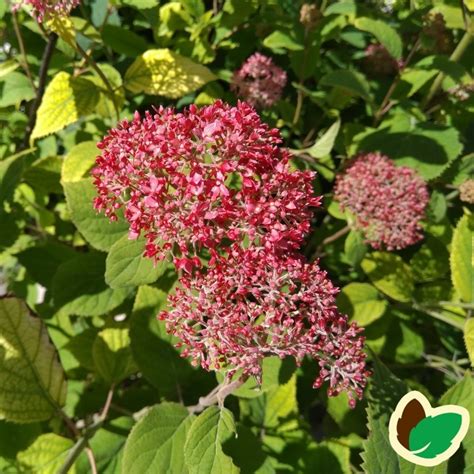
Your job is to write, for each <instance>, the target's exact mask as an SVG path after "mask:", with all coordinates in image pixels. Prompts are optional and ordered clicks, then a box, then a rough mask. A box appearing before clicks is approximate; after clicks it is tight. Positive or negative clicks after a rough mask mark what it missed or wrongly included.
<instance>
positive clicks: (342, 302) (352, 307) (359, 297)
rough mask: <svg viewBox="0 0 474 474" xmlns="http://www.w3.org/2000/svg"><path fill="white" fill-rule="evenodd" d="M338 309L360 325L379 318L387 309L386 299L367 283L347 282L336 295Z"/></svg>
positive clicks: (365, 324)
mask: <svg viewBox="0 0 474 474" xmlns="http://www.w3.org/2000/svg"><path fill="white" fill-rule="evenodd" d="M337 305H338V307H339V309H340V310H341V311H342V312H344V313H346V314H347V315H348V316H349V317H350V318H351V320H353V321H355V322H357V324H359V325H360V326H368V325H369V324H371V323H373V322H374V321H377V319H379V318H381V317H382V316H383V314H384V313H385V310H386V309H387V301H386V300H384V299H381V298H380V295H379V292H378V291H377V290H376V289H375V288H374V287H373V286H372V285H369V284H368V283H349V284H348V285H346V286H345V287H344V288H343V289H342V290H341V292H340V293H339V295H338V296H337Z"/></svg>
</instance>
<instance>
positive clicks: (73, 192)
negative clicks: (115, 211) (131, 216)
mask: <svg viewBox="0 0 474 474" xmlns="http://www.w3.org/2000/svg"><path fill="white" fill-rule="evenodd" d="M63 187H64V193H65V195H66V202H67V204H68V207H69V210H70V213H71V219H72V221H73V222H74V224H75V225H76V227H77V229H78V230H79V232H80V233H81V234H82V235H83V236H84V238H85V239H86V240H87V242H89V243H90V244H91V245H92V246H93V247H94V248H96V249H97V250H105V251H108V250H110V248H111V247H112V245H113V244H114V243H115V242H117V240H119V239H120V238H121V237H122V236H123V235H124V234H126V233H127V231H128V224H127V222H126V221H125V220H124V219H122V218H119V220H118V221H117V222H110V221H109V219H108V218H107V217H105V216H104V215H103V214H98V213H97V211H96V210H95V209H94V207H93V200H94V198H95V197H96V195H97V194H96V190H95V188H94V186H93V184H92V181H91V180H90V179H81V180H79V181H76V182H67V183H63Z"/></svg>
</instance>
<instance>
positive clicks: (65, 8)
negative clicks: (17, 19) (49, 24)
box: [12, 0, 81, 23]
mask: <svg viewBox="0 0 474 474" xmlns="http://www.w3.org/2000/svg"><path fill="white" fill-rule="evenodd" d="M80 3H81V0H20V1H19V2H16V3H13V5H12V7H13V9H14V10H18V9H19V8H20V7H22V6H25V7H27V8H29V10H30V11H31V15H32V16H33V17H35V18H36V19H37V20H38V22H39V23H42V22H43V21H44V20H46V19H48V18H50V17H52V16H55V15H59V16H67V15H69V13H70V12H71V10H72V9H73V8H75V7H77V6H78V5H79V4H80Z"/></svg>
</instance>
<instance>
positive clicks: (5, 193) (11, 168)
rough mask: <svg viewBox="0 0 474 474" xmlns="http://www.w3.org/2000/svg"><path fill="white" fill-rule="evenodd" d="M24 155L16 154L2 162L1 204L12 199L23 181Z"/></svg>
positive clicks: (0, 171) (0, 180) (0, 176)
mask: <svg viewBox="0 0 474 474" xmlns="http://www.w3.org/2000/svg"><path fill="white" fill-rule="evenodd" d="M23 155H24V154H16V155H13V156H10V157H9V158H7V159H5V160H2V161H0V202H3V201H4V200H6V199H8V198H10V197H11V195H12V194H13V191H14V189H15V187H16V185H17V184H18V183H19V181H20V179H21V175H22V172H23Z"/></svg>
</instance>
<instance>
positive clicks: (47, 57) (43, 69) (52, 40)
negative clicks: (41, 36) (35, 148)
mask: <svg viewBox="0 0 474 474" xmlns="http://www.w3.org/2000/svg"><path fill="white" fill-rule="evenodd" d="M57 41H58V36H57V35H56V33H51V34H50V35H49V37H48V43H47V45H46V48H45V50H44V53H43V58H42V59H41V66H40V70H39V82H38V89H37V91H36V98H35V100H34V101H33V104H31V108H30V112H29V118H28V125H27V126H26V130H25V137H24V139H23V142H22V144H21V145H20V147H19V149H20V150H25V149H26V148H28V145H29V142H30V137H31V134H32V132H33V129H34V128H35V124H36V115H37V112H38V108H39V106H40V105H41V101H42V99H43V95H44V90H45V87H46V79H47V75H48V68H49V63H50V61H51V57H52V55H53V51H54V48H55V46H56V42H57Z"/></svg>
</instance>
